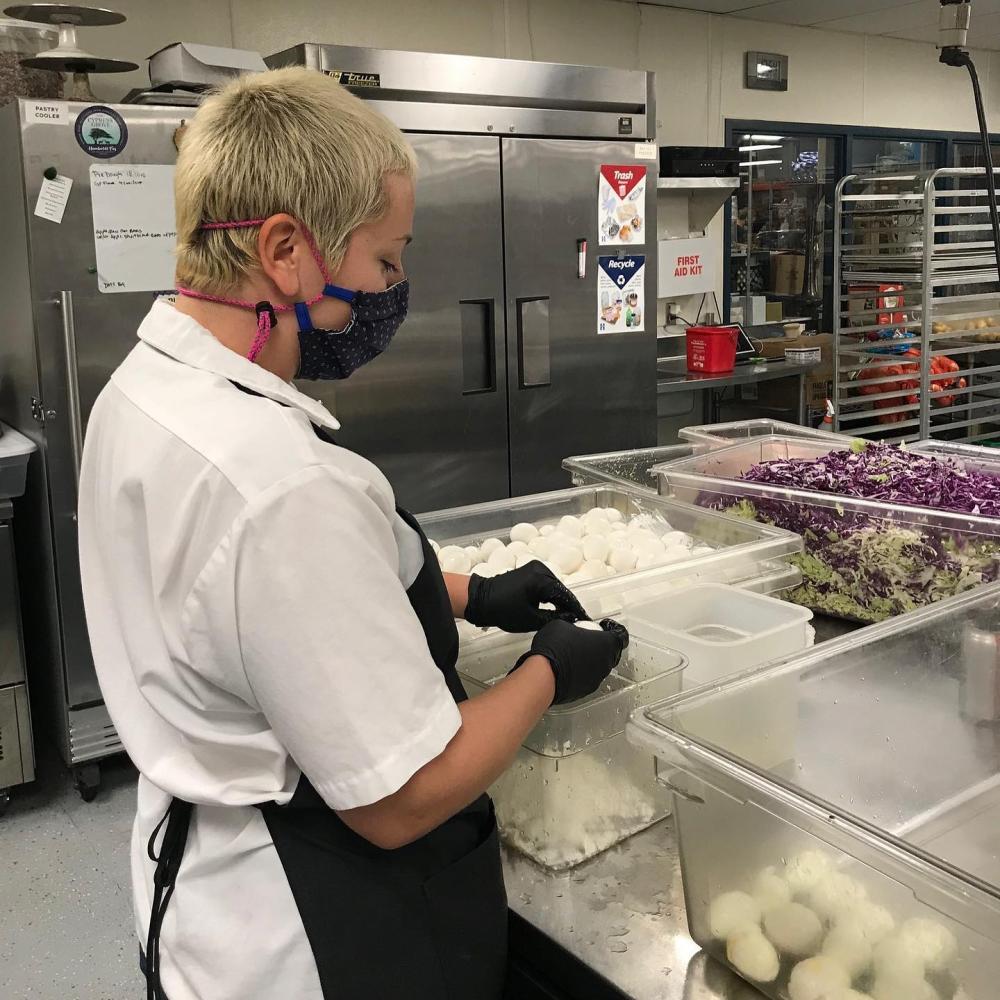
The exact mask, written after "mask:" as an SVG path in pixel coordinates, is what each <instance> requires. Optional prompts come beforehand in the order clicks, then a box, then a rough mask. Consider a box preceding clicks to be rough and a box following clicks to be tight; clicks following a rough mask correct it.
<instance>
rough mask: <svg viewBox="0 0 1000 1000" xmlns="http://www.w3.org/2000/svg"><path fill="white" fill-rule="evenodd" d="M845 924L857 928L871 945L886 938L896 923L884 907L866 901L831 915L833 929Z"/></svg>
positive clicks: (863, 900)
mask: <svg viewBox="0 0 1000 1000" xmlns="http://www.w3.org/2000/svg"><path fill="white" fill-rule="evenodd" d="M845 924H846V925H848V926H853V927H857V928H858V930H860V931H861V933H862V934H864V936H865V937H866V938H867V939H868V941H869V943H870V944H872V945H876V944H878V943H879V942H880V941H882V940H884V939H885V938H887V937H888V936H889V935H890V934H891V933H892V932H893V930H895V927H896V921H895V920H894V919H893V916H892V914H891V913H890V912H889V911H888V910H887V909H886V908H885V907H884V906H879V905H878V904H877V903H872V902H870V901H869V900H867V899H862V900H859V901H858V902H856V903H853V904H851V905H849V906H845V907H843V908H842V909H839V910H838V911H837V912H836V913H835V914H834V915H833V925H834V927H841V926H843V925H845Z"/></svg>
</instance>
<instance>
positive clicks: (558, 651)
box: [511, 618, 628, 705]
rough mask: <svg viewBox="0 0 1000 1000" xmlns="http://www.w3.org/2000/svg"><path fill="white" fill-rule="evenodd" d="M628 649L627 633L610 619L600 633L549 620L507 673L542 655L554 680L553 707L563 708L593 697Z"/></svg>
mask: <svg viewBox="0 0 1000 1000" xmlns="http://www.w3.org/2000/svg"><path fill="white" fill-rule="evenodd" d="M627 646H628V630H627V629H626V628H625V626H624V625H621V624H619V623H618V622H616V621H612V620H611V619H610V618H605V619H604V621H602V622H601V630H600V631H597V630H596V629H586V628H580V626H579V625H573V624H571V623H570V622H565V621H558V620H557V621H551V622H549V623H548V625H546V626H545V627H544V628H543V629H541V630H540V631H539V632H538V633H537V634H536V635H535V638H534V641H533V642H532V643H531V649H529V650H528V652H527V653H525V654H524V656H522V657H521V658H520V659H519V660H518V661H517V663H515V664H514V667H513V669H512V670H511V673H513V672H514V670H517V668H518V667H519V666H521V664H522V663H524V661H525V660H526V659H528V657H529V656H544V657H545V658H546V659H547V660H548V661H549V663H550V664H551V665H552V673H553V674H554V676H555V680H556V696H555V697H554V698H553V699H552V704H553V705H564V704H566V702H569V701H577V700H579V699H580V698H585V697H586V696H587V695H588V694H593V693H594V692H595V691H596V690H597V689H598V688H599V687H600V686H601V684H602V683H603V682H604V679H605V678H606V677H607V676H608V674H610V673H611V671H612V670H614V668H615V667H616V666H618V661H619V660H620V659H621V658H622V652H623V651H624V650H625V648H626V647H627Z"/></svg>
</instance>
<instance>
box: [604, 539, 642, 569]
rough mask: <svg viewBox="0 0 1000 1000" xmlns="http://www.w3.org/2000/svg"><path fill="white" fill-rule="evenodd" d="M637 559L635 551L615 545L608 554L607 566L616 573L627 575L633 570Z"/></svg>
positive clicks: (625, 546) (624, 546)
mask: <svg viewBox="0 0 1000 1000" xmlns="http://www.w3.org/2000/svg"><path fill="white" fill-rule="evenodd" d="M637 559H638V557H637V556H636V554H635V550H634V549H631V548H629V547H628V546H627V545H616V546H615V547H614V548H612V549H611V551H610V552H609V553H608V565H609V566H610V567H611V568H612V569H613V570H614V571H615V572H616V573H628V572H629V571H630V570H633V569H635V564H636V561H637Z"/></svg>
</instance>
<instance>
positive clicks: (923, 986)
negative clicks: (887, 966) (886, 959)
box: [872, 975, 941, 1000]
mask: <svg viewBox="0 0 1000 1000" xmlns="http://www.w3.org/2000/svg"><path fill="white" fill-rule="evenodd" d="M872 1000H941V997H940V994H939V993H938V991H937V990H936V989H934V987H933V986H931V984H930V983H929V982H927V980H926V979H923V978H921V979H914V978H913V977H911V976H894V975H888V976H885V975H880V976H879V977H878V978H877V979H876V980H875V985H874V986H873V987H872Z"/></svg>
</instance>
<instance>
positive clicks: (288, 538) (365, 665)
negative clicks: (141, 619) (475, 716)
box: [189, 466, 461, 809]
mask: <svg viewBox="0 0 1000 1000" xmlns="http://www.w3.org/2000/svg"><path fill="white" fill-rule="evenodd" d="M392 517H393V514H392V512H390V511H387V510H385V509H383V507H382V506H381V505H380V504H379V503H378V502H376V500H375V499H374V498H373V497H372V495H370V493H369V492H367V491H366V489H365V488H364V484H363V483H361V482H360V481H358V480H355V479H352V478H349V477H347V476H345V475H344V474H343V473H342V472H340V471H339V470H337V469H333V468H329V467H326V466H313V467H311V468H309V469H307V470H304V471H303V472H302V473H299V474H296V475H295V476H293V477H291V478H290V479H289V480H286V481H283V482H282V483H281V484H278V485H277V486H275V487H273V488H272V489H271V490H269V491H268V492H267V493H266V494H265V495H264V496H262V497H261V498H259V499H258V500H255V501H254V502H252V504H251V505H250V506H249V507H248V509H247V510H246V512H245V514H244V515H243V516H242V518H241V521H240V524H239V526H238V527H237V528H236V529H234V532H233V534H232V538H231V539H230V540H229V544H228V546H226V551H222V552H220V553H219V555H218V558H217V565H215V566H214V567H211V568H209V569H208V570H207V572H206V574H205V580H204V581H202V582H201V585H200V586H198V587H196V589H195V591H193V592H192V597H191V600H192V602H193V604H194V605H195V606H194V607H192V609H191V612H190V616H189V620H190V622H191V624H192V629H194V630H196V631H197V632H199V633H200V634H201V635H202V636H205V637H206V638H209V637H210V634H211V633H214V635H212V636H211V641H212V642H213V643H217V642H218V641H219V640H220V639H221V638H222V636H224V635H225V633H226V631H227V629H229V630H231V631H232V632H234V633H235V634H234V635H233V641H234V642H235V644H236V646H237V649H236V650H235V651H234V653H233V657H234V658H235V659H238V661H239V664H240V668H241V669H242V671H243V672H244V674H245V682H246V685H247V689H248V691H249V692H250V693H251V695H252V698H253V700H254V701H255V702H256V704H257V706H258V707H259V709H260V711H261V713H262V715H263V716H264V718H265V719H266V721H267V724H268V725H269V726H270V728H271V729H272V730H273V732H274V734H275V736H276V737H277V739H278V741H279V742H280V743H281V745H282V746H284V747H285V748H286V750H287V752H288V754H289V755H290V756H291V757H292V759H293V760H294V761H295V763H296V764H297V765H298V767H299V768H300V769H301V771H302V772H303V773H304V774H305V775H306V776H307V777H308V778H309V780H310V782H311V783H312V784H313V786H314V787H315V788H316V790H317V791H318V792H319V794H320V795H321V796H322V797H323V799H324V800H325V801H326V803H327V804H328V805H329V806H330V807H331V808H333V809H351V808H355V807H358V806H362V805H368V804H370V803H372V802H376V801H378V800H379V799H382V798H385V797H386V796H387V795H391V794H392V793H393V792H395V791H398V790H399V789H400V788H401V787H402V786H403V785H405V784H406V782H407V781H408V780H409V779H410V777H412V775H413V774H414V773H415V772H416V771H418V770H419V769H420V768H421V767H423V766H424V765H425V764H427V763H428V762H429V761H431V760H433V759H434V758H435V757H437V756H438V755H439V754H440V753H441V752H442V751H443V750H444V749H445V747H446V746H447V745H448V743H449V742H450V741H451V739H452V738H453V737H454V735H455V734H456V733H457V732H458V730H459V728H460V726H461V715H460V714H459V711H458V707H457V706H456V704H455V702H454V699H453V698H452V696H451V694H450V692H449V691H448V687H447V685H446V684H445V681H444V677H443V675H442V673H441V671H440V670H439V669H438V668H437V666H436V665H435V663H434V661H433V660H432V658H431V655H430V652H429V650H428V647H427V642H426V639H425V637H424V633H423V629H422V628H421V625H420V622H419V620H418V619H417V616H416V614H415V612H414V611H413V608H412V607H411V605H410V602H409V599H408V597H407V594H406V590H405V589H404V587H403V584H402V583H401V582H400V579H399V576H398V572H399V555H398V551H397V545H396V540H395V536H394V533H393V524H392ZM222 655H223V656H225V655H226V654H225V653H224V652H223V654H222Z"/></svg>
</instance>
